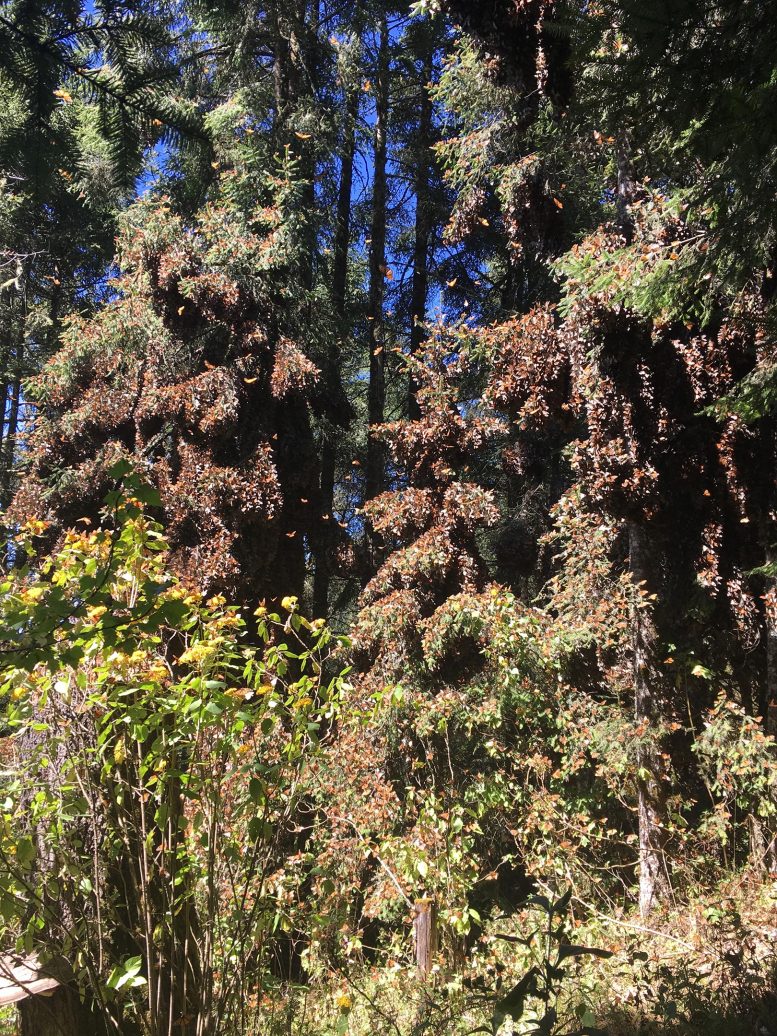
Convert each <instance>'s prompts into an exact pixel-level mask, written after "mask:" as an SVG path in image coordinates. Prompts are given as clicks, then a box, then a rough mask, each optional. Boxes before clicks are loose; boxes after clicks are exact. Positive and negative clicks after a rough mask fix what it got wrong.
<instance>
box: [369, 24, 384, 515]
mask: <svg viewBox="0 0 777 1036" xmlns="http://www.w3.org/2000/svg"><path fill="white" fill-rule="evenodd" d="M388 76H389V30H388V19H387V17H386V12H385V10H384V11H382V12H381V16H380V42H379V48H378V67H377V75H376V81H375V151H374V159H373V160H374V173H373V190H372V225H371V232H372V240H371V243H370V290H369V304H368V319H369V325H370V328H369V339H368V341H369V349H370V385H369V390H368V395H367V421H368V424H369V438H368V442H367V471H366V485H365V499H367V500H370V499H371V498H372V497H374V496H377V495H378V494H379V493H381V492H382V491H383V487H384V478H385V450H384V447H383V443H382V442H380V440H379V439H377V438H376V437H375V436H374V435H373V434H372V433H373V429H375V428H376V427H377V426H378V425H380V424H383V420H384V414H385V406H386V355H385V352H384V344H385V343H384V341H383V297H384V291H385V279H386V272H387V271H386V190H387V188H386V155H387V143H386V137H387V125H386V124H387V120H388V90H389V82H388Z"/></svg>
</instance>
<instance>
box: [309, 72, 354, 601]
mask: <svg viewBox="0 0 777 1036" xmlns="http://www.w3.org/2000/svg"><path fill="white" fill-rule="evenodd" d="M358 114H359V90H358V87H355V86H354V87H352V88H351V89H350V90H349V92H348V98H347V102H346V112H345V127H344V135H343V136H344V139H343V153H342V159H341V163H342V164H341V167H340V186H339V189H338V195H337V217H336V221H337V222H336V227H335V240H334V250H333V257H332V311H333V313H334V316H335V319H336V321H337V325H338V326H337V333H336V335H333V336H332V338H331V342H330V346H329V355H328V357H327V366H326V370H325V372H324V377H325V381H326V384H327V386H328V387H329V390H330V395H331V394H332V392H333V391H337V390H338V389H339V385H338V384H337V382H338V379H339V365H340V364H339V361H340V352H341V348H340V346H341V342H342V340H343V339H344V337H345V335H346V333H347V331H346V320H345V314H346V302H345V298H346V289H347V285H348V252H349V248H350V244H351V192H352V188H353V163H354V158H355V155H356V118H357V116H358ZM336 435H337V429H336V428H335V427H334V426H333V425H327V427H326V428H325V431H324V442H323V445H322V449H321V478H320V482H319V514H320V515H329V516H330V517H329V519H327V520H322V521H321V530H320V533H319V536H318V550H317V553H316V570H315V574H314V577H313V614H314V615H315V616H320V617H321V618H326V616H327V615H328V613H329V612H328V609H329V583H330V580H331V573H332V552H333V550H334V538H333V536H332V530H333V524H332V522H333V519H332V517H331V515H332V509H333V506H334V495H335V463H336V455H337V449H336Z"/></svg>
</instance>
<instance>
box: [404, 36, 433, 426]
mask: <svg viewBox="0 0 777 1036" xmlns="http://www.w3.org/2000/svg"><path fill="white" fill-rule="evenodd" d="M433 72H434V44H433V42H432V40H431V38H430V39H429V40H428V42H427V50H426V53H425V54H424V55H423V65H422V68H421V82H420V109H419V114H418V153H417V156H416V162H415V165H416V175H415V244H414V248H413V285H412V292H411V299H410V351H411V353H417V352H418V350H419V349H420V348H421V345H422V344H423V340H424V327H423V321H424V320H425V319H426V300H427V295H428V291H429V247H430V241H429V237H430V234H431V229H432V213H431V184H430V178H431V173H432V152H431V145H432V98H431V95H430V93H429V83H430V82H431V79H432V74H433ZM417 390H418V386H417V384H416V381H415V379H414V378H413V376H412V374H411V375H410V381H409V385H408V400H407V411H408V416H409V417H410V419H411V420H417V419H418V418H419V417H420V410H419V408H418V401H417V399H416V392H417Z"/></svg>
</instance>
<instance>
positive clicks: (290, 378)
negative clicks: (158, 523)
mask: <svg viewBox="0 0 777 1036" xmlns="http://www.w3.org/2000/svg"><path fill="white" fill-rule="evenodd" d="M280 229H281V214H280V212H278V211H276V210H274V209H261V210H259V211H258V212H257V213H256V214H253V216H251V215H249V216H248V217H246V216H245V215H242V214H240V213H238V212H237V211H235V210H234V209H233V208H232V207H230V206H229V205H209V206H206V207H205V208H204V210H203V211H202V212H201V214H200V215H199V216H198V217H197V218H196V219H195V221H194V223H193V225H192V226H186V225H184V223H183V221H182V220H181V219H180V218H179V217H178V216H175V215H173V214H172V213H171V212H170V209H169V206H168V205H167V204H166V203H165V201H164V200H162V201H160V202H153V203H146V204H140V205H139V206H136V207H135V208H134V209H133V210H131V211H130V214H129V217H128V219H127V222H126V226H125V230H124V236H123V239H122V240H121V242H120V275H119V277H118V278H117V280H116V282H115V288H116V293H117V295H116V298H115V299H114V301H112V302H111V303H110V304H109V305H107V306H106V307H104V308H103V309H102V310H101V311H100V312H99V313H97V314H96V315H95V316H93V317H90V318H88V319H81V318H75V319H74V320H73V321H71V323H70V327H69V329H68V331H67V333H66V336H65V341H64V346H63V348H62V349H61V350H60V352H59V353H58V354H57V355H56V357H55V358H54V359H53V360H52V361H51V362H50V363H49V365H48V366H47V368H46V369H45V370H44V372H43V374H42V375H41V377H40V378H39V379H38V382H37V386H36V389H35V391H36V395H37V398H38V402H39V405H40V420H39V421H38V423H37V426H36V430H35V432H34V434H33V436H32V438H31V441H30V443H29V456H30V462H29V470H28V474H27V477H26V478H25V481H24V484H23V487H22V489H21V491H20V493H19V494H18V496H17V499H16V501H15V505H14V509H15V511H16V513H18V514H24V515H25V516H29V515H33V516H37V517H40V518H43V519H45V520H48V521H52V522H53V523H54V525H55V528H58V529H61V528H63V527H67V526H70V525H72V524H73V523H74V522H77V521H78V520H79V519H82V518H89V519H91V520H94V519H95V517H96V512H97V510H98V508H99V506H100V504H101V501H102V499H103V498H104V496H105V494H106V492H107V491H108V490H109V489H110V488H111V485H110V481H109V477H108V474H107V472H108V470H109V469H110V467H111V466H112V465H113V464H114V463H115V462H116V460H118V459H119V458H121V457H126V458H129V459H130V460H131V461H133V462H134V463H135V464H136V466H137V467H138V468H139V470H140V471H141V472H142V473H143V474H144V476H145V477H146V478H148V479H150V481H151V482H152V483H153V484H154V485H155V486H156V487H157V489H158V490H159V492H160V496H161V506H162V515H161V517H162V520H163V522H164V525H165V528H166V530H167V533H168V535H169V538H170V544H171V562H172V565H173V567H174V569H175V570H176V571H177V573H178V574H179V575H181V576H183V577H184V578H185V579H187V581H189V582H191V583H193V584H195V585H197V586H198V587H200V588H201V589H202V590H204V591H205V592H207V593H213V592H221V591H224V592H227V593H229V594H230V595H234V596H235V598H236V599H241V600H251V599H256V598H259V597H262V596H264V595H265V594H266V593H270V592H272V591H273V590H274V589H277V586H274V585H273V584H274V583H277V580H274V579H273V569H274V567H275V566H276V565H281V566H282V567H283V568H284V569H285V572H286V574H287V576H289V578H290V579H293V575H294V572H295V571H296V570H297V569H301V568H302V566H303V564H304V561H303V559H302V550H303V547H302V542H301V541H302V537H301V536H300V537H299V540H298V542H297V543H295V544H292V543H291V542H290V537H288V535H287V534H288V532H289V530H290V529H293V530H298V529H299V526H300V522H301V521H304V518H303V516H301V515H298V514H297V513H296V512H294V513H292V507H291V504H290V502H291V501H298V500H299V498H300V497H301V496H302V495H304V488H305V487H306V484H307V483H308V482H309V479H308V475H309V471H307V470H306V457H307V453H306V449H307V445H308V443H309V439H310V430H309V422H308V412H307V400H306V392H307V391H308V389H309V387H310V385H311V382H312V381H313V379H314V378H315V376H316V374H317V373H318V372H317V369H316V367H315V366H314V364H313V363H312V362H311V361H310V360H309V359H308V357H307V356H305V355H304V353H303V352H302V351H301V349H300V348H299V347H298V346H297V345H296V344H295V343H294V341H292V339H291V338H290V337H289V336H288V335H286V334H283V333H282V331H281V329H280V327H279V326H278V324H279V316H278V314H279V312H280V311H281V310H282V303H281V301H280V295H279V292H280V290H281V288H282V284H283V278H288V276H289V256H288V254H287V250H286V249H285V248H284V247H283V241H282V237H281V234H280ZM287 308H288V307H287ZM289 428H293V430H294V431H293V433H292V434H291V435H290V434H288V433H286V434H281V435H279V432H283V431H284V430H287V429H289ZM292 551H293V552H295V554H299V555H300V557H299V558H296V557H295V559H293V560H292V561H288V560H286V561H283V560H280V559H281V558H283V557H285V555H286V554H289V553H290V552H292ZM284 588H285V589H296V587H295V586H293V585H291V584H290V583H287V584H286V585H285V587H284Z"/></svg>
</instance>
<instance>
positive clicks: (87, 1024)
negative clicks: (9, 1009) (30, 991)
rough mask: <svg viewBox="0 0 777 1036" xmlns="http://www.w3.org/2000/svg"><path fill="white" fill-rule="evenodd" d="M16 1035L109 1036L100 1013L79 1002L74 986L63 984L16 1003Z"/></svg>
mask: <svg viewBox="0 0 777 1036" xmlns="http://www.w3.org/2000/svg"><path fill="white" fill-rule="evenodd" d="M112 1031H113V1032H116V1030H115V1029H114V1030H112ZM19 1036H108V1028H107V1026H106V1024H105V1022H104V1020H103V1018H102V1015H101V1014H99V1012H97V1011H93V1010H91V1009H90V1008H89V1007H88V1006H87V1005H86V1004H82V1003H81V1000H80V998H79V996H78V993H77V992H76V991H75V989H73V988H72V987H70V986H62V987H61V988H60V989H56V990H55V991H54V992H53V993H52V995H51V996H31V997H28V998H27V999H26V1000H22V1001H21V1002H20V1003H19Z"/></svg>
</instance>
